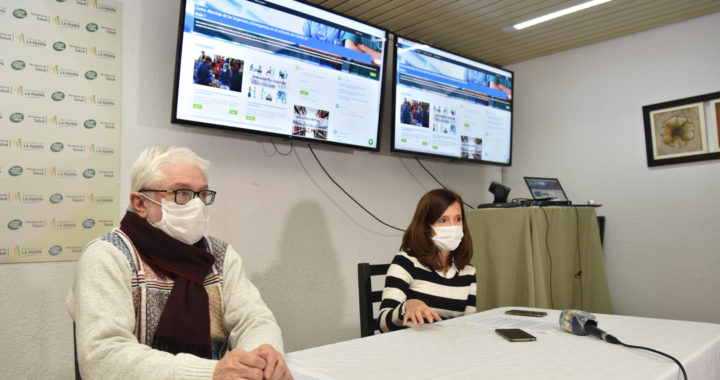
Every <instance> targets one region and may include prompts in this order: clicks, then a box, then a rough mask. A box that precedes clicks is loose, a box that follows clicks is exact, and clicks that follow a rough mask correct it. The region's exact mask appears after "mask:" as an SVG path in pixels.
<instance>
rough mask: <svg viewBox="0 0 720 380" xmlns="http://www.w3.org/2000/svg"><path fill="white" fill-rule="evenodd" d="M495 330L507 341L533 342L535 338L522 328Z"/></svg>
mask: <svg viewBox="0 0 720 380" xmlns="http://www.w3.org/2000/svg"><path fill="white" fill-rule="evenodd" d="M495 332H496V333H497V334H498V335H500V336H501V337H503V338H505V339H507V340H508V341H509V342H534V341H535V340H537V339H536V338H535V337H534V336H532V335H531V334H528V333H527V332H525V331H524V330H522V329H495Z"/></svg>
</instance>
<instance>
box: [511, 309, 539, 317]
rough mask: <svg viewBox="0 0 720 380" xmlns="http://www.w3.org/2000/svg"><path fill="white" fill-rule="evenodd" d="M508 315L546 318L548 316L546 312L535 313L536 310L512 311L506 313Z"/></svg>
mask: <svg viewBox="0 0 720 380" xmlns="http://www.w3.org/2000/svg"><path fill="white" fill-rule="evenodd" d="M505 314H507V315H519V316H522V317H544V316H546V315H547V313H546V312H544V311H535V310H519V309H512V310H508V311H506V312H505Z"/></svg>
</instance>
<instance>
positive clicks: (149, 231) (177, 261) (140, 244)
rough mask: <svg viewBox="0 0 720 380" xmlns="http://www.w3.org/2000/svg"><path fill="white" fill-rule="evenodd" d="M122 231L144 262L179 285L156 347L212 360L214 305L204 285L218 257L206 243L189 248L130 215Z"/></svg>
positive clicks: (160, 324)
mask: <svg viewBox="0 0 720 380" xmlns="http://www.w3.org/2000/svg"><path fill="white" fill-rule="evenodd" d="M120 229H121V230H122V231H123V232H125V233H126V234H127V235H128V236H129V237H130V240H132V242H133V244H134V245H135V247H136V248H137V250H138V253H139V254H140V257H142V259H143V261H145V262H146V263H147V264H149V265H150V266H151V267H152V268H153V269H154V270H155V271H156V272H160V273H164V274H166V275H168V276H169V277H170V278H172V279H173V280H174V281H175V284H174V285H173V288H172V291H170V296H169V297H168V299H167V303H166V304H165V309H163V312H162V315H161V316H160V320H159V321H158V325H157V329H156V330H155V336H154V337H153V343H152V347H153V348H156V349H159V350H162V351H166V352H170V353H172V354H178V353H181V352H184V353H188V354H193V355H196V356H200V357H203V358H210V357H211V355H212V352H211V346H210V303H209V301H208V294H207V291H206V290H205V286H204V285H203V283H204V281H205V277H206V276H207V275H208V273H210V271H211V270H212V265H213V263H215V257H213V255H212V254H210V252H208V251H207V249H206V248H205V241H204V239H201V240H200V241H199V242H197V243H195V245H189V244H185V243H183V242H181V241H179V240H177V239H174V238H172V237H170V236H168V235H167V234H166V233H165V232H163V231H161V230H159V229H157V228H155V227H153V226H152V225H151V224H150V223H149V222H148V221H147V220H145V219H143V218H141V217H139V216H137V215H136V214H135V213H132V212H129V211H128V212H127V213H126V214H125V217H124V218H123V219H122V221H121V222H120Z"/></svg>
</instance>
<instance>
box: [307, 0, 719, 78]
mask: <svg viewBox="0 0 720 380" xmlns="http://www.w3.org/2000/svg"><path fill="white" fill-rule="evenodd" d="M306 1H308V2H309V3H312V4H315V5H320V6H322V7H324V8H327V9H330V10H332V11H334V12H337V13H341V14H344V15H348V16H351V17H354V18H356V19H358V20H361V21H366V22H368V23H370V24H373V25H376V26H379V27H381V28H384V29H387V30H389V31H390V32H391V33H393V34H397V35H400V36H403V37H407V38H410V39H413V40H417V41H421V42H424V43H427V44H430V45H433V46H435V47H438V48H441V49H444V50H449V51H451V52H454V53H457V54H460V55H463V56H466V57H469V58H473V59H476V60H480V61H484V62H486V63H490V64H494V65H498V66H505V65H509V64H512V63H515V62H520V61H525V60H528V59H531V58H536V57H541V56H544V55H548V54H552V53H556V52H560V51H563V50H568V49H572V48H576V47H579V46H583V45H589V44H593V43H596V42H601V41H605V40H609V39H612V38H616V37H621V36H624V35H628V34H632V33H636V32H640V31H643V30H648V29H652V28H656V27H659V26H663V25H668V24H672V23H675V22H679V21H684V20H688V19H691V18H695V17H700V16H703V15H707V14H711V13H715V12H720V0H612V1H610V2H609V3H605V4H601V5H598V6H595V7H593V8H589V9H586V10H583V11H580V12H577V13H574V14H570V15H567V16H563V17H560V18H557V19H555V20H551V21H548V22H545V23H542V24H538V25H535V26H531V27H529V28H526V29H523V30H520V31H513V32H509V33H508V32H504V31H503V28H506V27H508V26H512V25H514V24H517V23H519V22H523V21H527V20H529V19H532V18H534V17H538V16H542V15H545V14H548V13H551V12H554V11H557V10H560V9H563V8H567V7H570V6H573V5H577V4H580V3H583V2H585V1H586V0H306Z"/></svg>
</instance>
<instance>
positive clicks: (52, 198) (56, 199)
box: [48, 193, 63, 205]
mask: <svg viewBox="0 0 720 380" xmlns="http://www.w3.org/2000/svg"><path fill="white" fill-rule="evenodd" d="M48 200H49V201H50V203H52V204H54V205H56V204H58V203H60V202H62V200H63V196H62V194H60V193H56V194H53V195H51V196H50V198H48Z"/></svg>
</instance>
